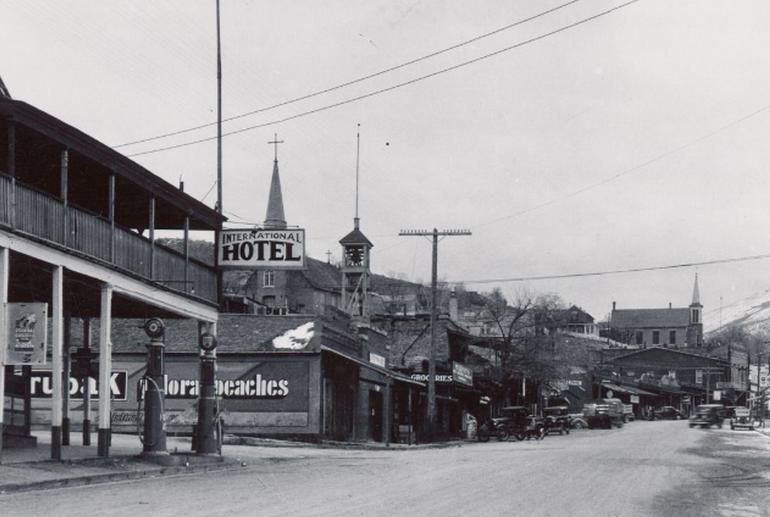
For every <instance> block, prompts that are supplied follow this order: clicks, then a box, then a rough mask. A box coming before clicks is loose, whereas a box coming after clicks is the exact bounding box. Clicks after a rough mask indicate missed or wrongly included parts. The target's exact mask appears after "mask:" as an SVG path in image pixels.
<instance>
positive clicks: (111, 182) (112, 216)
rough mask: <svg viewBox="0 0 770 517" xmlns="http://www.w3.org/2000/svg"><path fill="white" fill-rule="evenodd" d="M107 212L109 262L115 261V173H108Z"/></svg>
mask: <svg viewBox="0 0 770 517" xmlns="http://www.w3.org/2000/svg"><path fill="white" fill-rule="evenodd" d="M108 187H109V191H108V203H109V205H108V206H107V214H108V218H109V221H110V262H112V263H113V264H114V263H115V173H114V172H113V173H112V174H110V180H109V184H108Z"/></svg>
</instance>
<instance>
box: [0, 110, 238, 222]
mask: <svg viewBox="0 0 770 517" xmlns="http://www.w3.org/2000/svg"><path fill="white" fill-rule="evenodd" d="M0 116H4V117H6V118H8V119H11V120H14V121H16V122H19V123H22V124H24V125H26V126H28V127H30V128H31V129H34V130H36V131H38V132H40V133H42V134H44V135H46V136H48V137H49V138H52V139H54V140H56V141H58V142H61V143H62V144H65V145H66V146H67V147H70V148H72V149H75V150H77V151H78V152H79V153H81V154H83V155H84V156H87V157H89V158H91V159H92V160H95V161H97V162H99V163H101V164H103V165H105V166H107V167H109V168H110V169H111V170H113V171H114V172H115V173H116V174H118V175H120V176H122V177H124V178H127V179H129V180H131V181H132V182H133V183H135V184H137V185H140V186H143V187H146V188H147V189H148V190H151V191H152V192H154V193H155V194H156V195H158V196H159V197H161V198H163V199H165V200H166V201H168V202H170V203H171V204H173V205H174V206H176V207H178V208H179V209H181V210H184V209H187V210H188V212H189V213H190V215H191V216H192V217H194V218H196V219H198V220H199V221H201V222H203V223H204V224H207V225H208V226H210V227H211V228H212V229H216V228H219V227H220V226H221V224H222V223H223V222H224V221H226V220H227V217H225V216H223V215H222V214H220V213H219V212H217V211H216V210H214V209H213V208H211V207H209V206H208V205H206V204H204V203H202V202H200V201H198V200H197V199H195V198H194V197H192V196H190V195H189V194H185V193H184V192H183V191H181V190H179V189H178V188H176V187H175V186H173V185H172V184H170V183H169V182H167V181H166V180H164V179H162V178H160V177H158V176H156V175H155V174H153V173H152V172H150V171H149V170H147V169H145V168H144V167H142V166H141V165H139V164H138V163H136V162H135V161H133V160H131V159H130V158H128V157H126V156H125V155H123V154H121V153H119V152H118V151H116V150H114V149H112V148H111V147H109V146H107V145H106V144H103V143H102V142H100V141H98V140H96V139H95V138H93V137H92V136H90V135H88V134H86V133H84V132H83V131H81V130H79V129H78V128H76V127H74V126H71V125H69V124H67V123H66V122H63V121H62V120H60V119H58V118H56V117H54V116H53V115H51V114H49V113H46V112H45V111H42V110H40V109H38V108H36V107H34V106H32V105H30V104H27V103H26V102H23V101H19V100H13V99H4V98H0Z"/></svg>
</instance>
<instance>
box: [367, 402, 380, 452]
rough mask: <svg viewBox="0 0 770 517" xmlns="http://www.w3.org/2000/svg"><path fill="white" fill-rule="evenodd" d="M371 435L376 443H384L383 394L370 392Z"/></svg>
mask: <svg viewBox="0 0 770 517" xmlns="http://www.w3.org/2000/svg"><path fill="white" fill-rule="evenodd" d="M369 433H370V438H371V439H372V440H374V441H375V442H381V441H382V393H380V392H379V391H370V392H369Z"/></svg>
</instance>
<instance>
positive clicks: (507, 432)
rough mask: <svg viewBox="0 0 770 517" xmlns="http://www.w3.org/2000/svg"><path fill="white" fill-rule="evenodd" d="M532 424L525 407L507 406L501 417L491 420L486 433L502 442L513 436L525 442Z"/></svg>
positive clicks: (502, 410) (501, 412)
mask: <svg viewBox="0 0 770 517" xmlns="http://www.w3.org/2000/svg"><path fill="white" fill-rule="evenodd" d="M531 424H532V422H531V420H530V418H529V409H527V408H526V407H524V406H507V407H504V408H502V409H501V410H500V416H499V417H496V418H492V419H490V420H489V424H488V430H487V431H486V432H487V436H496V437H497V439H498V440H500V441H505V440H507V439H508V438H509V437H511V436H515V437H516V439H517V440H524V439H525V438H527V437H528V436H529V432H530V426H531ZM543 428H545V425H543ZM487 439H489V438H487ZM482 441H486V440H482Z"/></svg>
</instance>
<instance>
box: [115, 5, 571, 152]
mask: <svg viewBox="0 0 770 517" xmlns="http://www.w3.org/2000/svg"><path fill="white" fill-rule="evenodd" d="M580 1H581V0H570V1H569V2H566V3H564V4H561V5H557V6H556V7H553V8H551V9H548V10H545V11H541V12H539V13H537V14H534V15H532V16H529V17H528V18H524V19H521V20H518V21H515V22H513V23H509V24H508V25H505V26H504V27H500V28H499V29H495V30H493V31H490V32H487V33H484V34H481V35H479V36H475V37H473V38H471V39H469V40H465V41H463V42H461V43H457V44H455V45H452V46H450V47H446V48H443V49H441V50H437V51H435V52H431V53H430V54H426V55H424V56H421V57H418V58H415V59H412V60H410V61H406V62H404V63H401V64H399V65H395V66H392V67H390V68H386V69H384V70H380V71H379V72H374V73H371V74H369V75H365V76H362V77H359V78H357V79H352V80H350V81H347V82H344V83H340V84H338V85H336V86H330V87H328V88H325V89H323V90H318V91H315V92H312V93H308V94H305V95H302V96H300V97H295V98H293V99H289V100H287V101H283V102H279V103H277V104H273V105H271V106H266V107H264V108H258V109H255V110H251V111H246V112H244V113H240V114H238V115H233V116H231V117H227V118H224V119H222V121H223V122H230V121H233V120H238V119H241V118H244V117H248V116H251V115H256V114H257V113H264V112H265V111H270V110H274V109H276V108H281V107H283V106H288V105H290V104H294V103H297V102H300V101H304V100H307V99H312V98H313V97H317V96H319V95H323V94H326V93H330V92H333V91H335V90H339V89H341V88H345V87H347V86H351V85H354V84H357V83H360V82H363V81H367V80H369V79H373V78H375V77H379V76H381V75H384V74H387V73H390V72H394V71H396V70H400V69H401V68H405V67H407V66H410V65H413V64H415V63H419V62H421V61H425V60H426V59H430V58H433V57H436V56H439V55H441V54H445V53H447V52H450V51H452V50H456V49H458V48H461V47H464V46H467V45H470V44H471V43H475V42H477V41H480V40H482V39H484V38H488V37H490V36H494V35H495V34H499V33H501V32H504V31H507V30H510V29H512V28H514V27H518V26H519V25H523V24H525V23H528V22H531V21H532V20H536V19H537V18H541V17H543V16H546V15H548V14H551V13H554V12H556V11H558V10H560V9H563V8H565V7H568V6H570V5H572V4H576V3H578V2H580ZM216 124H217V123H216V122H208V123H206V124H200V125H198V126H192V127H188V128H185V129H179V130H176V131H170V132H168V133H162V134H159V135H155V136H151V137H147V138H142V139H139V140H133V141H131V142H126V143H124V144H119V145H115V146H113V147H114V148H116V149H117V148H119V147H127V146H129V145H135V144H142V143H146V142H152V141H153V140H160V139H161V138H168V137H171V136H177V135H182V134H184V133H189V132H191V131H197V130H198V129H205V128H207V127H211V126H214V125H216Z"/></svg>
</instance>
